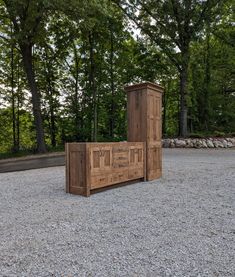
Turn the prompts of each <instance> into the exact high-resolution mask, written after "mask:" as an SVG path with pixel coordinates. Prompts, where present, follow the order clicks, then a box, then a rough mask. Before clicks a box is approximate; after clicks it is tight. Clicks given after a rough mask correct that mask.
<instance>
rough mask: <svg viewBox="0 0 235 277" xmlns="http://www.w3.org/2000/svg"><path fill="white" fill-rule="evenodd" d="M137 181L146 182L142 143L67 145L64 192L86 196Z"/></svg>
mask: <svg viewBox="0 0 235 277" xmlns="http://www.w3.org/2000/svg"><path fill="white" fill-rule="evenodd" d="M136 179H142V180H144V179H145V143H144V142H111V143H67V144H66V192H68V193H72V194H79V195H84V196H89V195H90V193H91V191H92V190H95V189H98V188H102V187H106V186H110V185H114V184H118V183H123V182H127V181H131V180H136Z"/></svg>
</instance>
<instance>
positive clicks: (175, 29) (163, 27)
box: [0, 0, 235, 157]
mask: <svg viewBox="0 0 235 277" xmlns="http://www.w3.org/2000/svg"><path fill="white" fill-rule="evenodd" d="M114 2H115V3H116V4H117V5H116V4H113V3H114ZM122 2H123V3H122ZM217 2H218V1H196V0H194V1H191V3H192V6H190V7H189V6H187V5H186V4H187V3H188V1H159V2H157V3H156V1H150V0H148V1H144V2H143V1H106V0H103V1H97V0H89V1H85V0H69V1H62V0H57V1H52V0H50V1H49V0H47V1H45V0H38V1H26V0H20V1H16V0H11V1H10V0H6V1H2V0H0V23H1V24H0V80H1V81H0V142H1V144H0V153H8V154H5V157H7V156H9V155H10V154H9V153H10V152H15V151H17V150H18V153H19V154H17V155H22V154H27V153H34V152H35V151H36V147H37V145H36V134H35V120H34V118H33V113H32V96H31V94H30V93H29V89H28V84H27V76H26V74H25V71H24V70H23V67H24V66H23V59H22V55H21V46H22V45H21V44H23V43H26V42H27V43H29V44H31V46H32V47H33V52H32V54H33V55H32V57H33V58H32V59H33V60H32V62H33V69H34V74H35V82H36V85H37V88H38V92H39V94H40V97H41V99H40V104H41V113H42V119H43V129H44V132H45V141H46V144H47V148H48V150H49V151H57V150H63V146H64V143H65V142H66V141H91V140H98V141H120V140H126V94H125V92H124V90H123V87H124V85H126V84H131V83H136V82H143V81H150V82H156V83H161V84H162V85H163V86H164V89H165V92H164V95H163V107H164V109H163V116H162V118H163V128H162V129H163V135H164V137H172V136H177V135H178V134H179V127H180V120H179V118H180V111H181V108H180V107H181V105H180V103H181V100H182V99H181V97H182V95H181V94H180V90H181V85H180V84H181V83H180V80H181V79H182V72H183V70H182V68H183V67H185V68H186V69H187V70H186V71H187V72H186V73H187V84H186V88H185V90H184V94H183V96H184V101H185V103H184V104H186V106H187V111H188V115H187V123H188V130H189V133H190V135H189V136H190V137H207V136H212V135H214V136H225V135H227V134H233V133H234V132H235V82H234V80H235V78H234V68H235V52H234V51H235V50H234V28H233V27H234V26H233V25H232V15H231V14H232V11H233V10H232V1H219V2H218V3H217ZM138 3H139V4H138ZM143 3H144V4H143ZM182 3H184V4H182ZM120 7H121V8H120ZM136 8H140V12H139V13H134V11H135V9H136ZM187 11H188V13H187ZM203 11H204V12H203ZM9 14H11V15H12V16H13V18H15V20H16V22H14V20H13V21H12V18H11V17H9ZM19 14H20V15H21V16H20V17H19V16H17V15H19ZM126 14H128V15H129V18H131V17H132V19H133V20H134V21H135V23H137V25H136V26H137V27H139V28H140V29H141V30H142V33H141V34H140V35H137V34H135V28H136V26H135V27H133V21H132V22H130V21H129V19H128V18H127V17H126V16H125V15H126ZM23 15H25V16H23ZM134 15H136V16H137V18H133V16H134ZM200 15H201V16H202V17H200ZM153 18H155V21H153ZM187 20H190V22H191V23H190V22H188V21H187ZM153 22H155V23H156V24H152V23H153ZM188 23H189V24H188ZM133 33H134V34H133ZM185 47H186V48H187V49H185ZM186 50H187V51H186ZM185 53H186V54H187V55H186V56H185V55H184V54H185ZM16 146H18V149H17V147H16ZM0 157H3V156H0Z"/></svg>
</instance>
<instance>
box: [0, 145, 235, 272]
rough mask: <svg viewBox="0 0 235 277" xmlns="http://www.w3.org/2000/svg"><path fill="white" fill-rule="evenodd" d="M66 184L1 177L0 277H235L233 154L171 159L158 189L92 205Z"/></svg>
mask: <svg viewBox="0 0 235 277" xmlns="http://www.w3.org/2000/svg"><path fill="white" fill-rule="evenodd" d="M64 183H65V177H64V167H54V168H45V169H36V170H29V171H22V172H15V173H2V174H0V276H64V277H71V276H102V277H104V276H108V277H110V276H118V277H119V276H150V277H151V276H153V277H157V276H216V277H217V276H221V277H226V276H235V259H234V257H235V245H234V237H235V220H234V218H235V217H234V211H235V209H234V208H235V150H192V149H184V150H182V149H165V150H164V177H163V178H162V179H160V180H157V181H152V182H147V183H138V184H132V185H129V186H125V187H120V188H116V189H112V190H108V191H105V192H102V193H97V194H95V195H92V196H91V197H90V198H84V197H80V196H75V195H69V194H66V193H65V192H64Z"/></svg>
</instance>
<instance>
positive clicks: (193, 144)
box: [162, 138, 235, 148]
mask: <svg viewBox="0 0 235 277" xmlns="http://www.w3.org/2000/svg"><path fill="white" fill-rule="evenodd" d="M162 146H163V147H164V148H231V147H235V138H207V139H199V138H187V139H183V138H174V139H163V140H162Z"/></svg>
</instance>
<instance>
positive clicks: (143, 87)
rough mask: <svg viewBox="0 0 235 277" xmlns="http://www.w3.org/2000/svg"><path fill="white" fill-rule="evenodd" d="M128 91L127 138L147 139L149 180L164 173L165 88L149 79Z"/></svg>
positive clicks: (132, 139) (145, 140) (130, 139)
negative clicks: (163, 116)
mask: <svg viewBox="0 0 235 277" xmlns="http://www.w3.org/2000/svg"><path fill="white" fill-rule="evenodd" d="M125 90H126V92H127V116H128V131H127V133H128V141H143V142H146V179H147V180H153V179H157V178H159V177H161V175H162V146H161V139H162V118H161V114H162V93H163V88H162V87H161V86H159V85H156V84H152V83H148V82H147V83H143V84H138V85H133V86H128V87H126V88H125Z"/></svg>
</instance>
